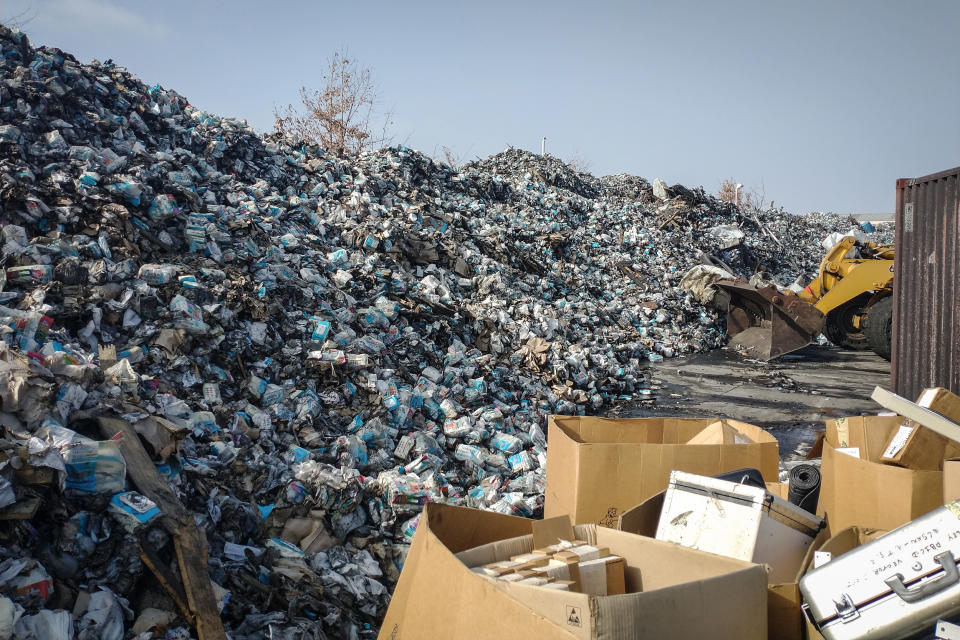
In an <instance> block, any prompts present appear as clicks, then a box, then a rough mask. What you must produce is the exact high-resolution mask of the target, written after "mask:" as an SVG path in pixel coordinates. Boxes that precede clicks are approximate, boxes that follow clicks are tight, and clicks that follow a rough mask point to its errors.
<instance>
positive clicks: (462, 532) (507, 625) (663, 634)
mask: <svg viewBox="0 0 960 640" xmlns="http://www.w3.org/2000/svg"><path fill="white" fill-rule="evenodd" d="M575 533H576V536H577V538H579V539H581V540H584V541H586V542H588V543H589V544H592V545H596V546H601V547H607V548H609V550H610V552H611V553H613V554H616V555H618V556H620V557H622V558H623V559H624V560H625V561H626V566H627V568H626V572H625V578H626V591H627V593H625V594H623V595H614V596H590V595H586V594H582V593H574V592H568V591H557V590H552V589H544V588H541V587H535V586H529V585H520V584H516V583H512V582H504V581H501V580H496V579H494V578H489V577H486V576H481V575H479V574H477V573H474V572H472V571H471V570H470V567H471V566H477V565H482V564H486V563H489V562H494V561H497V560H503V559H507V558H509V557H510V556H513V555H519V554H521V553H526V552H530V551H532V550H533V548H534V537H533V521H532V520H527V519H524V518H516V517H513V516H505V515H500V514H496V513H490V512H487V511H478V510H474V509H466V508H461V507H452V506H448V505H439V504H428V505H427V506H426V508H425V509H424V511H423V516H422V517H421V519H420V524H419V525H418V527H417V532H416V534H415V535H414V538H413V544H412V546H411V548H410V553H409V555H408V556H407V559H406V562H405V563H404V567H403V571H402V573H401V574H400V581H399V582H398V583H397V588H396V591H395V592H394V595H393V599H392V600H391V602H390V607H389V609H388V610H387V615H386V618H385V619H384V622H383V626H382V628H381V631H380V638H381V640H388V639H389V640H408V639H411V640H412V639H419V640H435V639H437V638H443V639H445V640H447V639H459V638H462V639H465V640H466V639H469V640H475V639H484V638H489V639H491V640H494V639H496V640H500V639H502V638H524V639H525V640H526V639H532V640H543V639H553V638H557V639H558V640H559V639H561V638H567V639H569V638H580V639H581V640H644V639H649V640H654V639H656V640H660V639H664V638H671V639H680V638H691V639H693V638H711V639H715V640H723V639H730V640H751V639H756V640H761V639H762V638H766V637H767V631H766V629H767V623H766V616H767V608H766V597H767V591H766V583H767V576H766V571H765V570H764V569H763V567H761V566H759V565H755V564H751V563H748V562H742V561H739V560H731V559H729V558H723V557H721V556H716V555H713V554H709V553H703V552H701V551H695V550H692V549H685V548H683V547H681V546H679V545H675V544H670V543H666V542H660V541H658V540H654V539H652V538H644V537H641V536H637V535H633V534H630V533H626V532H623V531H616V530H614V529H608V528H604V527H598V526H596V525H592V524H588V525H581V526H577V527H575Z"/></svg>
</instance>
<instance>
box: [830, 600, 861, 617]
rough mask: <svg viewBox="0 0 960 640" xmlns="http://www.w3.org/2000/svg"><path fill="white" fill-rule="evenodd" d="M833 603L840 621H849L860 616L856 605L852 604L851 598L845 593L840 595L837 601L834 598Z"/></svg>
mask: <svg viewBox="0 0 960 640" xmlns="http://www.w3.org/2000/svg"><path fill="white" fill-rule="evenodd" d="M833 604H834V606H836V608H837V616H838V617H839V618H840V620H841V621H842V622H850V621H851V620H856V619H857V618H859V617H860V612H858V611H857V605H855V604H853V599H852V598H851V597H850V596H848V595H847V594H843V595H842V596H840V601H839V602H837V601H836V600H834V601H833Z"/></svg>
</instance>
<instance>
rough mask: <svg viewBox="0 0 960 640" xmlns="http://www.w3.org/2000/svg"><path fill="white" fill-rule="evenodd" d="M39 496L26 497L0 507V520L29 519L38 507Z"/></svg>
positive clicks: (35, 513)
mask: <svg viewBox="0 0 960 640" xmlns="http://www.w3.org/2000/svg"><path fill="white" fill-rule="evenodd" d="M41 502H42V501H41V500H40V498H27V499H26V500H21V501H20V502H15V503H13V504H11V505H10V506H8V507H4V508H3V509H0V520H30V519H31V518H33V516H35V515H37V510H39V509H40V503H41Z"/></svg>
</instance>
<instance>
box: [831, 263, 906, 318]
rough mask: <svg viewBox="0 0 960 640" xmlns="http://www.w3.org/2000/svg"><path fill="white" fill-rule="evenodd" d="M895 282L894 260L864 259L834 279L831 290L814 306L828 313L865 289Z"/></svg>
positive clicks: (869, 289) (880, 287)
mask: <svg viewBox="0 0 960 640" xmlns="http://www.w3.org/2000/svg"><path fill="white" fill-rule="evenodd" d="M892 282H893V260H864V261H862V262H859V263H858V264H856V265H854V266H853V268H851V269H850V270H849V271H847V273H846V274H845V275H843V277H841V278H839V279H837V280H835V281H834V283H833V286H831V287H830V290H829V291H827V293H826V294H824V295H823V297H822V298H820V300H818V301H817V302H816V303H815V304H814V305H813V306H814V307H816V309H817V310H818V311H819V312H820V313H822V314H824V315H826V314H828V313H829V312H830V311H832V310H834V309H836V308H837V307H840V306H841V305H843V304H846V303H847V302H850V301H851V300H853V299H854V298H856V297H857V296H859V295H862V294H863V293H864V292H865V291H879V290H881V289H887V288H889V287H890V286H891V283H892Z"/></svg>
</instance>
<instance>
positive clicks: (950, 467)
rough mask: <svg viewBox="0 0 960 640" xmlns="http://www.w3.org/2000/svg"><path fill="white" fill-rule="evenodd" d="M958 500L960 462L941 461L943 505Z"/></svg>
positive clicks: (959, 496)
mask: <svg viewBox="0 0 960 640" xmlns="http://www.w3.org/2000/svg"><path fill="white" fill-rule="evenodd" d="M954 500H960V460H944V461H943V503H944V504H946V503H948V502H953V501H954Z"/></svg>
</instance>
